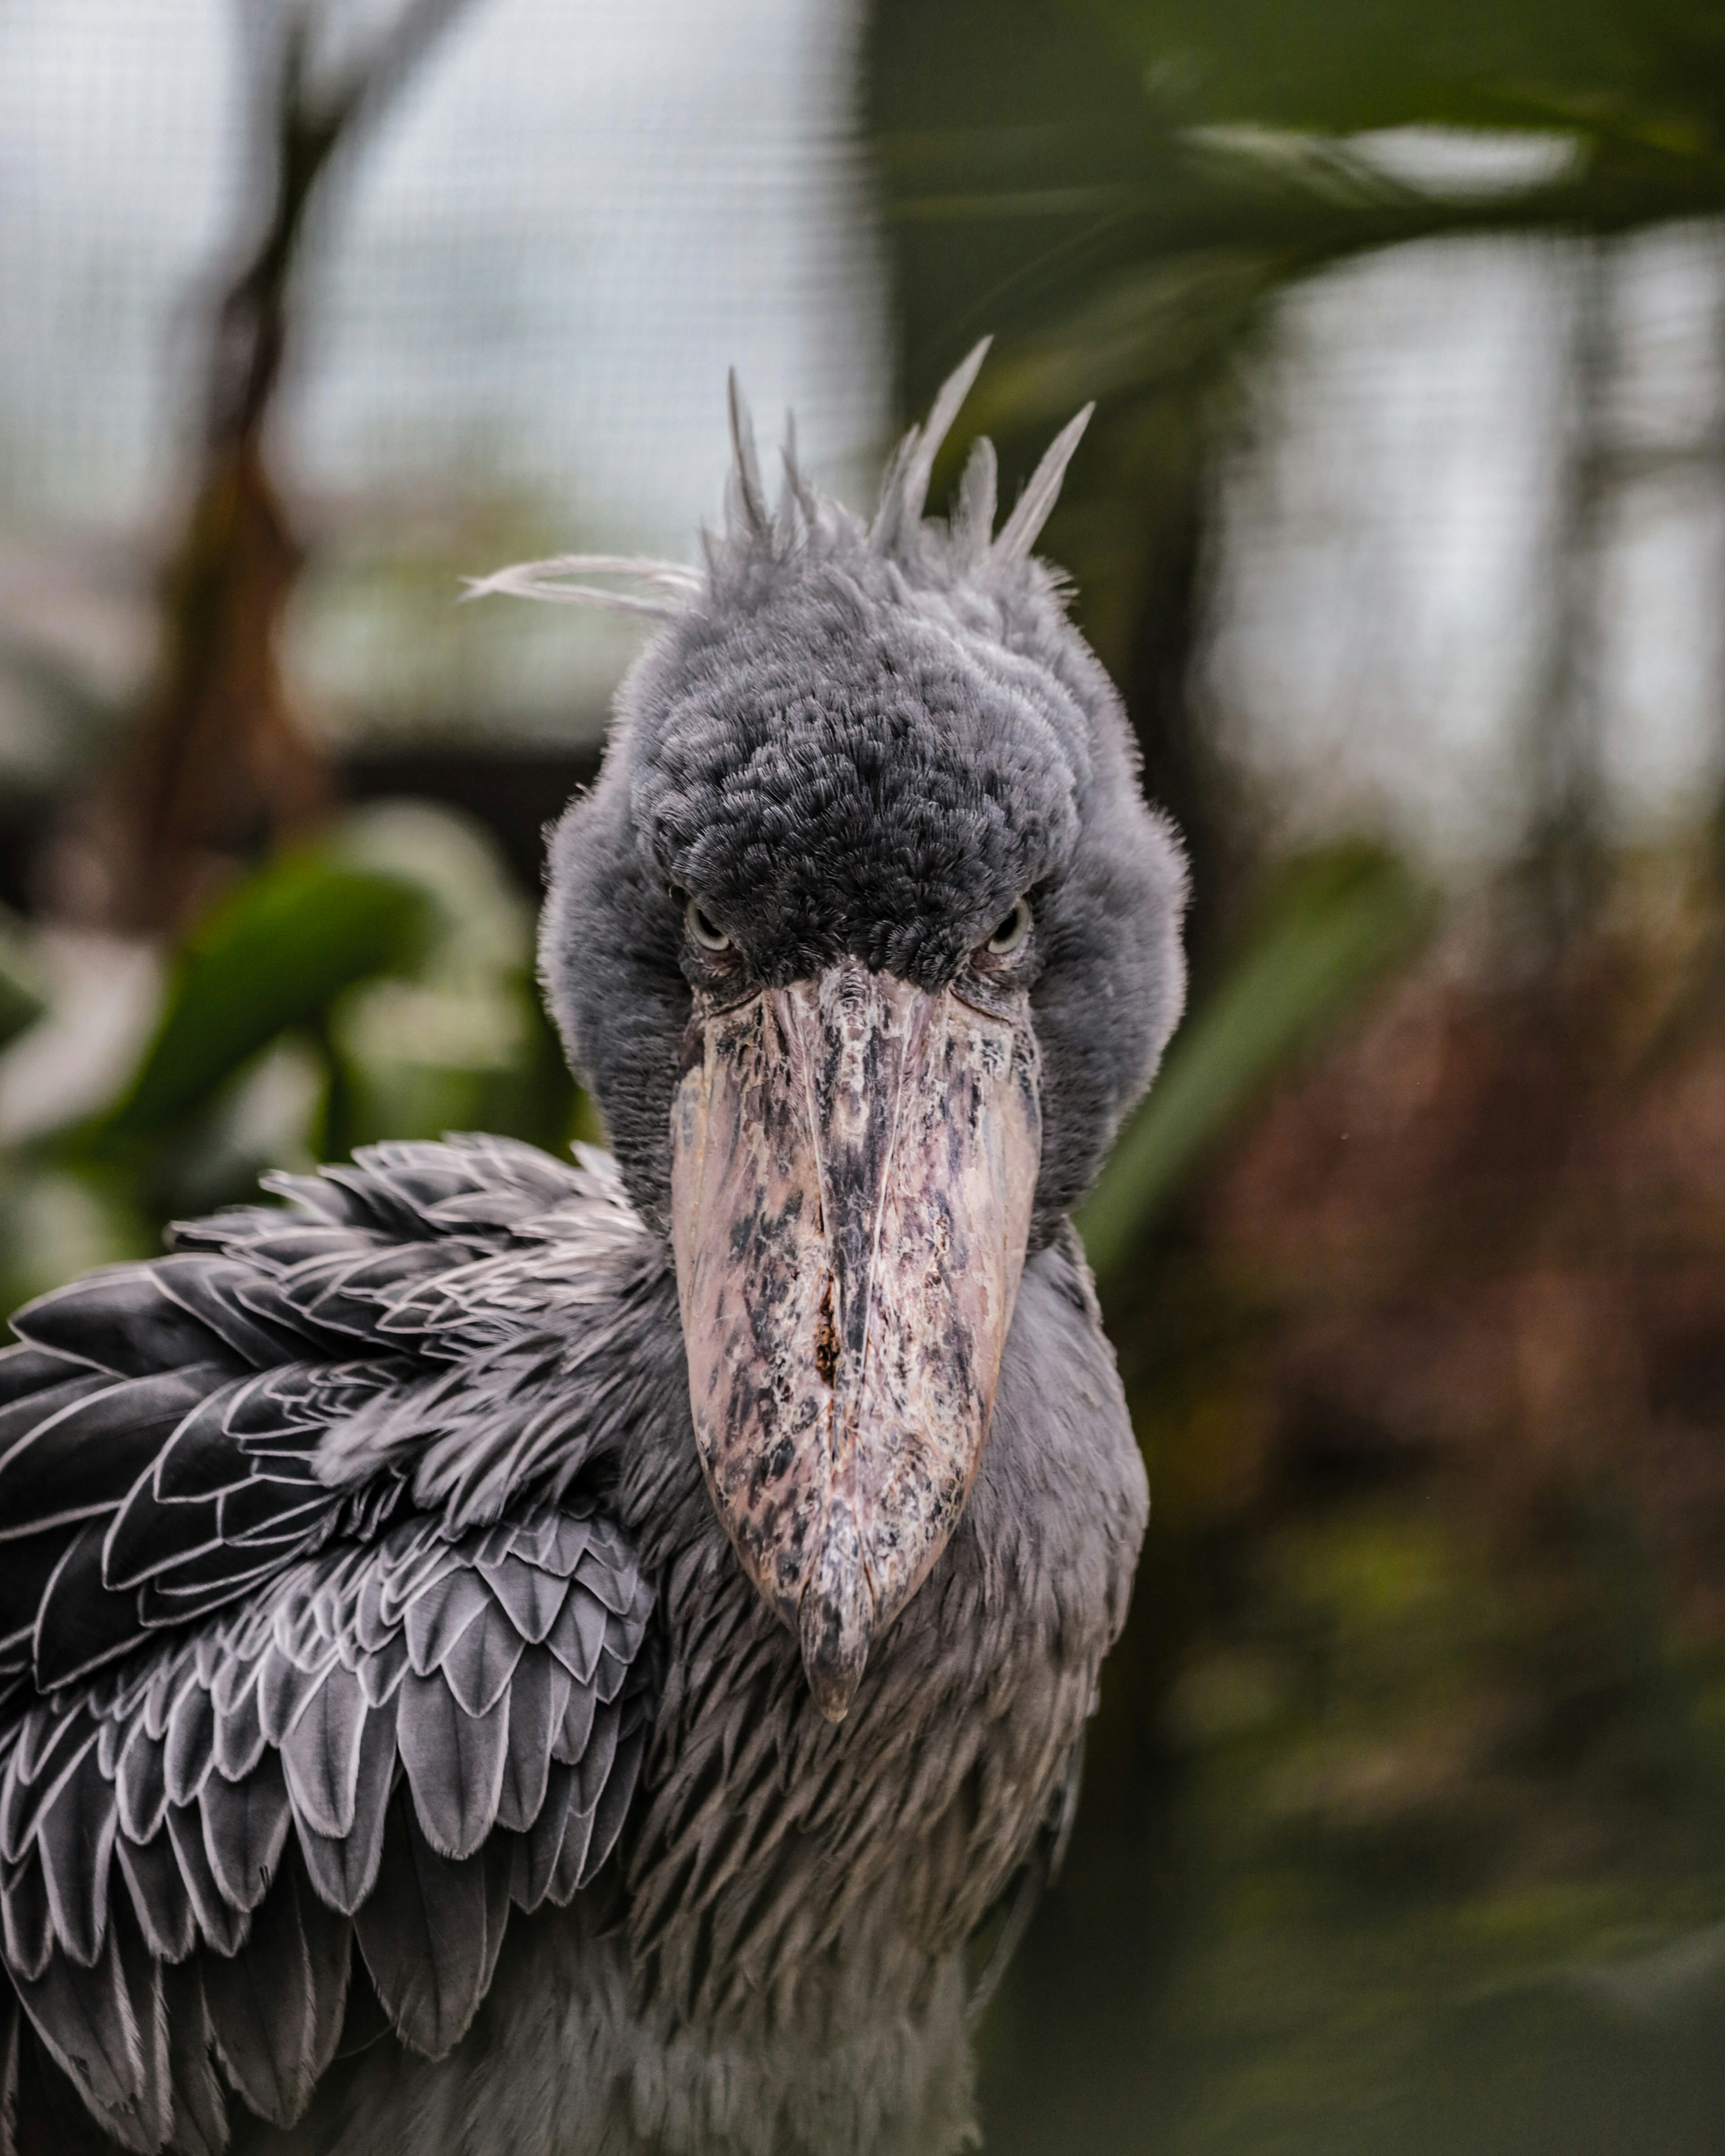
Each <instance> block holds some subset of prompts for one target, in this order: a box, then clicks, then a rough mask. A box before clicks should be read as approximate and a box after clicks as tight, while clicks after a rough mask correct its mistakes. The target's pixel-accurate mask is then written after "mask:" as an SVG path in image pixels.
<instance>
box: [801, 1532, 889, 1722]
mask: <svg viewBox="0 0 1725 2156" xmlns="http://www.w3.org/2000/svg"><path fill="white" fill-rule="evenodd" d="M835 1509H837V1510H838V1517H836V1518H835V1519H834V1522H833V1527H832V1531H830V1532H829V1535H828V1537H827V1544H826V1548H825V1549H824V1551H823V1553H822V1555H821V1560H820V1562H819V1564H818V1565H817V1566H816V1568H815V1573H814V1578H812V1579H811V1580H810V1581H809V1584H808V1586H807V1587H806V1588H805V1589H803V1599H802V1603H801V1605H800V1607H799V1608H798V1612H797V1632H798V1641H799V1644H800V1645H801V1646H802V1650H803V1671H804V1673H805V1675H806V1676H808V1679H809V1690H810V1691H812V1692H813V1693H814V1703H815V1705H816V1706H817V1707H819V1709H820V1711H821V1712H822V1713H823V1714H824V1716H825V1717H826V1718H827V1720H828V1721H829V1722H842V1721H843V1720H844V1719H845V1716H846V1715H847V1714H848V1713H849V1712H850V1702H851V1701H852V1700H853V1699H854V1698H855V1697H856V1688H857V1686H858V1685H859V1684H860V1682H861V1681H862V1673H863V1665H864V1664H865V1662H866V1661H868V1658H869V1643H870V1640H871V1639H872V1638H873V1636H874V1630H875V1598H874V1596H873V1594H871V1593H870V1589H869V1584H868V1581H867V1579H866V1578H865V1575H864V1571H863V1566H862V1561H861V1560H862V1552H861V1548H860V1543H858V1541H857V1537H856V1532H855V1526H854V1524H853V1523H852V1522H851V1520H850V1517H849V1514H848V1512H845V1511H844V1510H843V1509H842V1508H835Z"/></svg>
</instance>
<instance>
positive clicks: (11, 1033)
mask: <svg viewBox="0 0 1725 2156" xmlns="http://www.w3.org/2000/svg"><path fill="white" fill-rule="evenodd" d="M45 1009H47V1002H46V998H44V995H43V993H42V992H41V990H40V988H39V986H38V984H37V982H36V978H35V974H34V971H33V968H32V967H31V964H30V962H29V960H28V957H26V956H25V953H24V951H23V947H22V946H21V944H20V943H19V942H18V937H17V936H16V935H15V934H14V932H13V929H12V926H11V923H10V921H0V1048H4V1047H5V1046H6V1045H7V1043H8V1041H12V1040H16V1039H18V1035H19V1034H21V1033H24V1032H27V1031H28V1029H29V1028H30V1027H31V1026H33V1025H34V1024H35V1023H36V1021H37V1019H39V1018H40V1017H41V1015H42V1014H43V1012H44V1010H45Z"/></svg>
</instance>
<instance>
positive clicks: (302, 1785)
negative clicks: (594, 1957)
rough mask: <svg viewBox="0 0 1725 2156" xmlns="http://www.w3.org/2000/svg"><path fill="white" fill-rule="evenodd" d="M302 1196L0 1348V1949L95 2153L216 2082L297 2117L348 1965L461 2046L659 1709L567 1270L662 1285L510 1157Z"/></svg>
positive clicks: (223, 2139) (591, 1302)
mask: <svg viewBox="0 0 1725 2156" xmlns="http://www.w3.org/2000/svg"><path fill="white" fill-rule="evenodd" d="M282 1187H283V1188H284V1189H285V1192H286V1194H288V1195H289V1196H290V1198H291V1199H292V1200H293V1201H294V1204H295V1208H296V1209H295V1210H294V1211H291V1212H279V1211H272V1210H270V1209H266V1208H260V1207H254V1208H251V1209H246V1210H244V1211H242V1212H239V1213H235V1214H227V1215H223V1216H221V1217H220V1218H219V1219H216V1220H213V1221H210V1222H206V1223H202V1224H198V1225H197V1226H195V1227H193V1228H190V1229H184V1230H182V1231H179V1235H180V1245H181V1247H180V1250H179V1254H178V1255H175V1256H172V1257H170V1258H167V1259H164V1260H156V1261H154V1262H153V1263H152V1264H149V1265H133V1266H126V1267H120V1268H116V1269H113V1270H110V1271H109V1272H107V1273H105V1274H100V1275H95V1276H90V1279H88V1280H87V1281H81V1282H79V1283H77V1284H75V1286H74V1287H73V1288H72V1289H69V1290H64V1291H60V1293H59V1294H58V1295H56V1296H51V1297H49V1298H46V1299H45V1300H44V1301H42V1302H41V1303H39V1304H38V1305H36V1306H33V1309H31V1310H30V1311H27V1312H23V1313H22V1314H21V1318H20V1322H19V1326H18V1330H19V1332H20V1335H21V1338H22V1344H21V1345H20V1346H18V1347H14V1348H12V1349H10V1350H7V1351H3V1352H0V1520H3V1521H4V1522H5V1523H6V1524H5V1526H4V1527H3V1528H0V1542H3V1543H4V1544H5V1545H6V1548H5V1555H6V1559H7V1562H6V1564H5V1566H4V1567H3V1568H0V1958H3V1961H4V1963H5V1968H6V1971H7V1974H8V1976H9V1978H10V1979H11V1984H12V1987H13V1989H14V1990H15V1992H16V1994H17V1998H18V2001H19V2002H20V2003H21V2009H22V2013H23V2016H24V2017H26V2018H27V2019H28V2021H29V2022H30V2024H31V2025H32V2026H33V2028H34V2029H35V2030H37V2031H38V2032H39V2035H41V2037H42V2040H43V2041H44V2045H45V2046H46V2047H47V2051H48V2054H49V2056H51V2057H52V2058H53V2060H54V2061H55V2063H56V2064H57V2066H59V2068H60V2069H61V2070H62V2071H64V2072H65V2073H66V2074H67V2075H68V2076H69V2077H70V2078H71V2079H72V2080H73V2082H74V2085H75V2086H76V2087H78V2088H79V2090H80V2093H81V2094H82V2095H83V2096H84V2097H85V2102H86V2103H87V2105H88V2107H89V2108H90V2111H91V2112H93V2113H94V2115H95V2117H96V2119H97V2120H98V2122H99V2123H100V2127H101V2128H102V2130H103V2131H104V2132H105V2133H107V2134H108V2135H109V2136H110V2138H112V2139H113V2140H115V2141H116V2142H118V2143H120V2144H121V2145H122V2146H125V2147H127V2148H140V2149H144V2148H149V2149H157V2148H161V2147H162V2144H163V2143H166V2142H167V2141H168V2140H170V2139H172V2142H173V2143H174V2145H175V2146H176V2147H177V2148H182V2149H183V2150H186V2151H187V2152H192V2156H217V2152H219V2151H221V2150H223V2148H225V2146H226V2143H227V2138H228V2117H227V2107H228V2099H227V2097H226V2096H225V2095H224V2084H225V2085H226V2086H227V2087H231V2088H232V2089H233V2090H234V2092H237V2093H238V2094H239V2097H240V2098H241V2100H242V2101H243V2102H244V2104H245V2106H246V2107H247V2108H248V2109H249V2110H250V2111H253V2112H257V2113H258V2114H259V2116H260V2117H263V2118H264V2119H266V2120H270V2121H272V2122H274V2123H277V2124H279V2125H286V2124H289V2123H291V2122H292V2121H293V2120H295V2119H296V2118H298V2117H300V2116H302V2115H303V2112H304V2111H305V2106H306V2104H307V2103H308V2102H310V2098H311V2092H312V2090H313V2088H314V2087H315V2086H316V2082H317V2079H318V2077H319V2076H320V2075H321V2073H322V2072H323V2071H324V2070H325V2068H326V2066H327V2065H328V2062H329V2061H330V2060H331V2057H333V2056H334V2055H335V2051H336V2046H337V2045H338V2043H339V2041H340V2039H341V2028H342V2022H343V2017H344V2014H345V2012H346V2006H347V1989H348V1976H349V1969H350V1962H351V1954H352V1941H353V1939H354V1938H356V1937H357V1938H358V1941H359V1945H360V1950H361V1952H362V1954H363V1956H364V1958H365V1962H366V1966H367V1969H368V1970H369V1972H370V1974H371V1978H372V1984H373V1985H374V1986H375V1988H376V1991H377V1997H378V1999H380V2000H381V2002H382V2006H383V2009H384V2011H385V2012H386V2013H387V2015H388V2019H389V2021H390V2023H391V2025H393V2028H394V2029H395V2030H396V2031H397V2033H398V2035H399V2036H400V2038H401V2040H403V2042H405V2043H407V2044H408V2045H409V2046H413V2048H415V2049H418V2050H419V2051H424V2052H426V2053H427V2054H429V2055H430V2056H441V2055H442V2054H443V2053H444V2052H445V2051H448V2049H449V2047H450V2046H452V2045H453V2044H454V2043H455V2042H456V2041H458V2040H459V2037H460V2035H462V2033H463V2032H464V2031H465V2030H466V2029H467V2027H468V2026H469V2025H470V2023H471V2021H472V2019H473V2016H474V2015H475V2012H476V2011H477V2010H478V2006H479V2004H480V2000H481V1999H483V1997H484V1996H485V1992H486V1990H487V1989H488V1987H489V1985H490V1982H491V1979H492V1974H493V1972H494V1970H495V1967H496V1963H497V1958H498V1955H499V1953H500V1952H501V1948H502V1944H503V1941H504V1938H505V1935H506V1928H507V1924H508V1919H509V1912H510V1909H511V1906H518V1907H522V1908H524V1909H526V1908H534V1907H539V1906H541V1905H542V1904H543V1903H544V1902H546V1901H547V1900H552V1901H555V1902H565V1901H567V1899H568V1898H569V1897H571V1896H572V1894H573V1893H575V1892H577V1891H578V1889H579V1887H580V1886H583V1884H585V1883H586V1882H587V1881H588V1880H590V1879H591V1878H592V1877H593V1875H594V1873H595V1872H596V1871H597V1870H598V1867H599V1866H600V1865H601V1864H602V1863H603V1861H605V1860H606V1858H607V1856H608V1855H609V1853H610V1852H611V1851H612V1850H613V1849H614V1846H615V1844H616V1840H617V1837H618V1835H619V1832H620V1830H621V1825H622V1821H623V1818H624V1813H625V1811H626V1810H627V1808H628V1804H629V1800H630V1798H631V1796H632V1794H633V1791H634V1787H635V1784H636V1780H637V1779H638V1776H639V1770H640V1763H641V1758H642V1756H643V1752H644V1743H645V1736H646V1732H647V1730H648V1727H649V1722H650V1714H651V1707H652V1704H653V1699H654V1696H655V1683H656V1680H655V1666H654V1658H653V1656H652V1655H649V1654H644V1653H643V1652H642V1650H643V1647H644V1643H645V1640H646V1638H647V1635H648V1630H649V1623H650V1620H651V1614H652V1606H653V1597H652V1594H651V1591H650V1589H649V1587H648V1586H647V1584H646V1583H645V1581H644V1579H643V1578H642V1577H641V1574H640V1571H639V1565H638V1563H637V1561H636V1559H635V1556H634V1552H633V1550H632V1548H630V1546H629V1543H628V1541H627V1539H626V1537H624V1535H623V1534H622V1533H621V1532H620V1531H619V1529H618V1528H617V1527H616V1525H615V1524H614V1522H613V1521H612V1520H611V1519H610V1518H609V1517H608V1516H607V1514H606V1513H605V1512H604V1511H603V1509H602V1507H601V1505H600V1501H599V1499H598V1494H597V1492H596V1491H595V1490H594V1488H593V1486H590V1485H589V1484H587V1483H585V1482H583V1480H582V1479H581V1477H582V1476H584V1475H585V1473H586V1470H585V1468H584V1466H583V1462H584V1461H585V1460H587V1459H588V1457H590V1456H593V1455H592V1454H591V1441H590V1440H589V1439H588V1437H587V1436H586V1435H583V1434H582V1425H581V1422H580V1403H579V1400H578V1399H575V1400H574V1404H571V1399H572V1395H571V1392H570V1389H569V1388H568V1386H567V1383H566V1382H564V1380H563V1379H562V1378H560V1377H559V1373H567V1372H568V1371H570V1370H572V1369H576V1368H581V1367H582V1358H583V1355H585V1354H587V1353H588V1352H589V1350H588V1348H585V1347H579V1346H578V1345H570V1344H568V1343H569V1335H568V1332H567V1328H568V1327H569V1326H570V1325H571V1324H572V1323H576V1322H586V1320H585V1318H584V1317H580V1316H579V1315H578V1317H575V1318H572V1317H570V1316H569V1314H568V1313H569V1312H576V1313H578V1314H579V1313H582V1312H585V1311H587V1310H588V1309H591V1308H594V1307H596V1306H598V1300H599V1296H600V1293H601V1289H599V1288H595V1287H593V1286H592V1285H591V1284H590V1281H589V1276H588V1273H587V1272H583V1267H587V1268H589V1269H590V1268H591V1267H593V1266H594V1265H599V1266H600V1267H601V1268H602V1272H603V1267H604V1266H609V1267H610V1268H611V1270H609V1272H605V1273H603V1281H617V1280H620V1279H623V1278H624V1277H625V1276H627V1277H628V1278H629V1279H639V1278H641V1277H644V1274H645V1272H646V1271H647V1270H651V1268H652V1267H654V1266H658V1267H660V1268H661V1269H662V1265H663V1259H662V1256H659V1255H653V1256H650V1257H649V1255H646V1252H647V1250H649V1248H650V1247H652V1246H649V1245H648V1243H647V1240H646V1239H645V1237H644V1231H643V1230H641V1229H640V1228H639V1224H638V1223H636V1222H635V1221H634V1216H633V1215H632V1214H629V1211H628V1209H627V1205H626V1203H625V1202H624V1200H623V1199H622V1198H621V1195H620V1192H619V1190H618V1189H617V1188H616V1186H615V1184H614V1178H610V1177H608V1173H607V1172H605V1171H603V1170H602V1169H600V1168H596V1167H595V1166H594V1164H593V1162H592V1161H591V1160H588V1162H587V1163H585V1164H584V1165H583V1168H579V1169H577V1168H569V1167H566V1166H564V1165H562V1164H561V1163H556V1162H552V1161H550V1160H548V1159H547V1158H546V1157H544V1156H542V1155H540V1154H537V1153H536V1152H533V1151H532V1150H531V1148H527V1147H516V1146H513V1145H511V1144H509V1143H507V1142H491V1141H485V1142H465V1143H463V1144H461V1145H450V1146H442V1147H437V1146H427V1147H421V1146H407V1147H384V1148H379V1149H377V1150H376V1151H374V1152H372V1153H371V1154H369V1155H367V1156H366V1157H365V1158H362V1160H361V1161H360V1162H359V1163H357V1164H356V1165H355V1166H354V1167H353V1168H351V1169H345V1168H344V1169H342V1170H341V1171H339V1172H338V1173H336V1174H333V1175H326V1176H322V1177H320V1178H316V1180H315V1181H313V1182H311V1183H309V1184H308V1183H300V1184H294V1185H291V1186H287V1185H284V1186H282ZM595 1277H598V1276H595ZM603 1281H602V1285H603ZM603 1291H604V1292H609V1290H608V1289H605V1290H603ZM559 1297H561V1298H562V1301H558V1300H557V1299H558V1298H559ZM553 1315H554V1316H555V1321H556V1322H555V1323H553V1322H552V1317H553ZM535 1327H538V1328H539V1329H538V1330H537V1331H535V1330H534V1328H535ZM559 1327H561V1328H562V1331H561V1332H560V1331H559V1330H558V1328H559ZM547 1328H548V1329H547ZM517 1339H519V1340H520V1341H521V1343H522V1344H521V1346H520V1347H519V1348H517V1347H515V1346H513V1345H512V1344H511V1343H512V1342H515V1341H516V1340H517ZM549 1387H554V1388H555V1390H556V1394H557V1397H556V1398H555V1399H552V1398H551V1397H549V1395H548V1392H547V1388H549ZM631 1397H632V1395H631ZM609 1412H612V1413H614V1414H615V1413H616V1412H617V1411H616V1410H609ZM618 1427H619V1429H620V1428H622V1427H623V1424H620V1423H619V1424H618ZM458 1433H465V1436H459V1437H458ZM463 1443H465V1445H467V1446H468V1448H469V1450H468V1454H467V1455H466V1457H465V1460H464V1458H463V1456H462V1455H461V1453H460V1451H459V1445H461V1444H463ZM434 1454H435V1455H436V1460H437V1463H438V1464H437V1466H436V1468H435V1471H434V1475H433V1476H432V1480H431V1482H430V1484H429V1487H431V1488H433V1489H434V1490H435V1491H436V1492H437V1494H436V1495H435V1496H434V1498H433V1499H431V1500H430V1502H431V1503H434V1505H436V1506H437V1507H442V1508H444V1509H441V1510H436V1511H433V1510H421V1511H416V1510H415V1509H414V1507H415V1505H416V1503H421V1504H423V1503H425V1502H426V1500H425V1499H424V1498H423V1497H416V1495H415V1491H416V1489H418V1487H419V1486H418V1484H417V1483H416V1481H415V1476H416V1474H417V1472H418V1467H417V1464H416V1463H417V1462H418V1461H419V1460H421V1459H422V1458H423V1459H424V1460H426V1461H429V1460H431V1459H432V1456H433V1455H434ZM529 1463H531V1469H530V1466H529ZM529 1471H531V1472H532V1473H534V1474H541V1475H543V1476H544V1477H545V1481H544V1482H543V1483H542V1485H540V1486H534V1485H531V1484H529V1485H526V1486H523V1485H522V1482H521V1476H522V1475H523V1474H525V1473H527V1472H529ZM536 1487H538V1488H540V1489H542V1491H544V1492H547V1493H551V1492H554V1493H555V1496H554V1499H553V1500H552V1501H547V1495H545V1494H537V1495H536V1493H535V1492H536ZM476 1504H482V1505H483V1507H484V1510H483V1511H482V1512H480V1513H478V1514H477V1515H475V1513H474V1512H471V1511H468V1512H463V1510H462V1509H461V1507H464V1506H468V1507H471V1506H474V1505H476ZM7 1998H8V1992H7V1989H6V1986H5V1985H4V1984H0V2156H8V2152H7V2149H6V2146H5V2133H6V2125H5V2122H6V2119H7V2117H8V2113H7V2112H6V2109H5V2104H6V2101H7V2097H6V2091H7V2089H8V2087H9V2086H10V2084H9V2083H8V2081H7V2079H6V2073H7V2066H6V2061H7V2057H8V2053H7V2051H6V2043H7V2026H6V2024H5V2020H4V2007H5V2003H6V1999H7Z"/></svg>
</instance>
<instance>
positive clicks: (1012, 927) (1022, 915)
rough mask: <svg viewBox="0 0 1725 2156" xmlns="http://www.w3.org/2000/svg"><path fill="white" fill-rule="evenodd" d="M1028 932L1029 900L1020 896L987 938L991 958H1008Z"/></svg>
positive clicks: (987, 947)
mask: <svg viewBox="0 0 1725 2156" xmlns="http://www.w3.org/2000/svg"><path fill="white" fill-rule="evenodd" d="M1029 932H1030V901H1029V899H1028V898H1021V899H1020V900H1019V902H1018V904H1017V905H1016V906H1014V908H1013V910H1012V911H1011V912H1010V913H1009V914H1008V915H1007V916H1006V918H1005V920H1004V921H1002V922H1001V923H1000V924H999V927H997V928H996V929H995V931H994V933H993V935H992V936H991V937H989V938H988V943H987V945H986V949H987V951H988V955H989V957H991V958H1009V957H1011V956H1012V954H1013V952H1014V951H1016V950H1017V949H1018V948H1019V946H1020V945H1021V944H1022V943H1023V942H1024V938H1025V937H1027V936H1028V935H1029Z"/></svg>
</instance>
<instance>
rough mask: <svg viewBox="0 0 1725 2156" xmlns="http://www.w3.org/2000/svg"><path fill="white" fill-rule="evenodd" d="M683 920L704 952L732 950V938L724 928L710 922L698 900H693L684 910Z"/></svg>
mask: <svg viewBox="0 0 1725 2156" xmlns="http://www.w3.org/2000/svg"><path fill="white" fill-rule="evenodd" d="M683 920H684V922H685V925H686V927H687V928H688V931H689V933H690V934H691V936H692V937H694V938H695V940H696V942H697V943H698V944H699V945H700V946H701V949H702V950H703V951H728V950H729V949H730V948H731V938H730V937H728V936H727V935H726V933H725V932H724V930H723V929H722V928H720V927H716V926H715V925H714V923H713V922H712V921H709V920H708V918H707V917H706V914H704V913H703V912H702V911H701V901H700V900H699V899H698V898H691V900H690V901H689V903H688V904H687V905H686V906H685V907H684V908H683Z"/></svg>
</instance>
